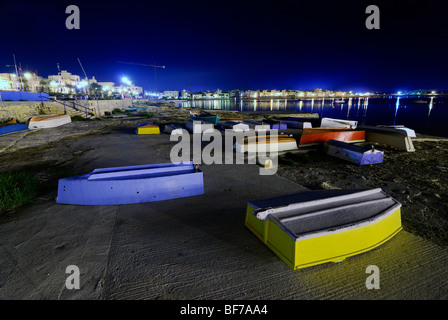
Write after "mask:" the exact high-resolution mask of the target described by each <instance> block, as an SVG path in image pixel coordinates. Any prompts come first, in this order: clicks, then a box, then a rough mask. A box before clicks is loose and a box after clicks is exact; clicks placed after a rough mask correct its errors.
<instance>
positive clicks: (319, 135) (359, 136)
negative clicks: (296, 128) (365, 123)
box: [299, 128, 365, 147]
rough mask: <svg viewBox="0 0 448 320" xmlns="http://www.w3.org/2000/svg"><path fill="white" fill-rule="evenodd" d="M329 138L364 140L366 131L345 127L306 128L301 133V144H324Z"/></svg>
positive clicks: (352, 140) (303, 145)
mask: <svg viewBox="0 0 448 320" xmlns="http://www.w3.org/2000/svg"><path fill="white" fill-rule="evenodd" d="M328 140H338V141H345V142H348V143H353V142H364V141H365V131H362V130H352V129H345V128H342V129H341V128H306V129H303V130H302V134H301V135H300V140H299V146H300V147H305V146H312V145H317V144H322V143H324V142H327V141H328Z"/></svg>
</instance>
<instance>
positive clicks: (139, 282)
mask: <svg viewBox="0 0 448 320" xmlns="http://www.w3.org/2000/svg"><path fill="white" fill-rule="evenodd" d="M86 144H88V145H89V146H90V147H91V151H89V152H87V153H85V154H83V155H82V156H81V157H79V158H78V159H77V161H76V164H74V166H76V167H77V169H80V168H81V170H82V171H83V172H85V173H88V172H90V171H91V170H93V169H95V168H100V167H103V168H104V167H111V166H123V165H137V164H147V163H160V162H168V161H170V158H169V152H170V149H171V146H172V145H173V144H174V143H173V142H170V141H169V136H168V135H158V136H153V135H146V136H141V135H135V134H132V133H131V132H124V131H121V132H117V131H115V132H112V133H111V134H108V135H96V136H89V137H85V138H83V139H79V140H74V141H72V142H71V147H73V148H74V149H75V150H76V148H77V147H80V146H81V145H83V146H85V145H86ZM201 169H202V171H203V172H204V186H205V194H204V195H201V196H196V197H190V198H184V199H175V200H171V201H164V202H154V203H145V204H136V205H123V206H74V205H61V204H56V203H55V201H54V197H55V196H56V193H53V194H51V195H49V197H48V198H41V199H40V200H38V201H37V202H36V203H35V204H34V205H32V206H30V207H27V208H25V209H24V210H23V211H22V212H20V214H19V215H18V216H17V218H15V219H12V220H9V221H7V222H4V223H2V224H0V239H1V242H0V243H1V246H0V298H1V299H92V300H96V299H166V300H184V299H192V300H196V299H210V300H221V299H226V300H227V299H236V300H242V299H245V300H252V299H263V300H269V299H273V300H290V299H324V300H327V299H328V300H331V299H367V300H370V299H372V300H374V299H378V300H389V299H391V300H392V299H447V298H448V285H447V284H448V267H447V266H448V248H446V247H440V246H437V245H434V244H432V243H430V242H428V241H426V240H423V239H421V238H419V237H417V236H414V235H412V234H410V233H408V232H406V231H401V232H400V233H399V234H398V235H397V236H396V237H394V238H393V239H392V240H390V241H389V242H387V243H386V244H384V245H382V246H380V247H379V248H377V249H375V250H373V251H370V252H367V253H364V254H362V255H358V256H355V257H352V258H349V259H347V260H345V261H343V262H340V263H337V264H334V263H331V264H325V265H320V266H315V267H311V268H307V269H301V270H297V271H293V270H291V269H289V267H287V266H286V264H284V263H283V262H282V261H281V260H280V259H279V258H278V257H277V256H276V255H275V254H274V253H273V252H271V251H270V250H269V249H268V248H267V247H266V246H265V245H264V244H263V243H261V241H259V240H258V239H257V238H256V237H255V236H254V235H253V234H252V233H251V232H250V231H249V230H248V229H247V228H246V227H245V226H244V217H245V211H246V205H247V201H249V200H254V199H260V198H265V197H272V196H276V195H281V194H285V193H292V192H295V191H299V190H303V189H304V188H303V187H302V186H300V185H297V184H295V183H292V182H290V181H288V180H286V179H284V178H281V177H279V176H277V175H272V176H261V175H259V167H258V166H256V165H248V164H245V165H236V164H235V165H209V166H206V165H202V166H201ZM55 191H56V190H55ZM69 265H76V266H78V267H79V269H80V272H81V274H80V280H81V282H80V289H79V290H68V289H67V288H66V287H65V281H66V278H67V277H68V274H66V273H65V271H66V268H67V266H69ZM369 265H376V266H377V267H378V268H379V270H380V289H378V290H375V289H372V290H368V289H367V288H366V286H365V282H366V279H367V277H368V276H369V274H367V273H366V268H367V267H368V266H369Z"/></svg>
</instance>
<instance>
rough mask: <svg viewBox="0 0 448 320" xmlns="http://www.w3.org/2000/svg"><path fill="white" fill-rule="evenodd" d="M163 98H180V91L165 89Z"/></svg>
mask: <svg viewBox="0 0 448 320" xmlns="http://www.w3.org/2000/svg"><path fill="white" fill-rule="evenodd" d="M162 98H166V99H178V98H179V91H163V93H162Z"/></svg>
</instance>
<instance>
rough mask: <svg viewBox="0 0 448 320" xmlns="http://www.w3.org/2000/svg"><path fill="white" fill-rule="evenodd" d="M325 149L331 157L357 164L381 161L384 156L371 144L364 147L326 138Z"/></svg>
mask: <svg viewBox="0 0 448 320" xmlns="http://www.w3.org/2000/svg"><path fill="white" fill-rule="evenodd" d="M326 149H327V154H329V155H331V156H333V157H336V158H339V159H343V160H346V161H349V162H352V163H356V164H359V165H366V164H374V163H382V162H383V158H384V153H383V152H382V151H379V150H375V148H374V147H373V146H370V147H368V148H366V147H363V146H357V145H354V144H351V143H346V142H343V141H338V140H328V141H327V143H326Z"/></svg>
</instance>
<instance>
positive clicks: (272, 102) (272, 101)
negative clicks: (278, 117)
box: [271, 99, 274, 111]
mask: <svg viewBox="0 0 448 320" xmlns="http://www.w3.org/2000/svg"><path fill="white" fill-rule="evenodd" d="M273 104H274V100H272V99H271V111H272V105H273Z"/></svg>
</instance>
